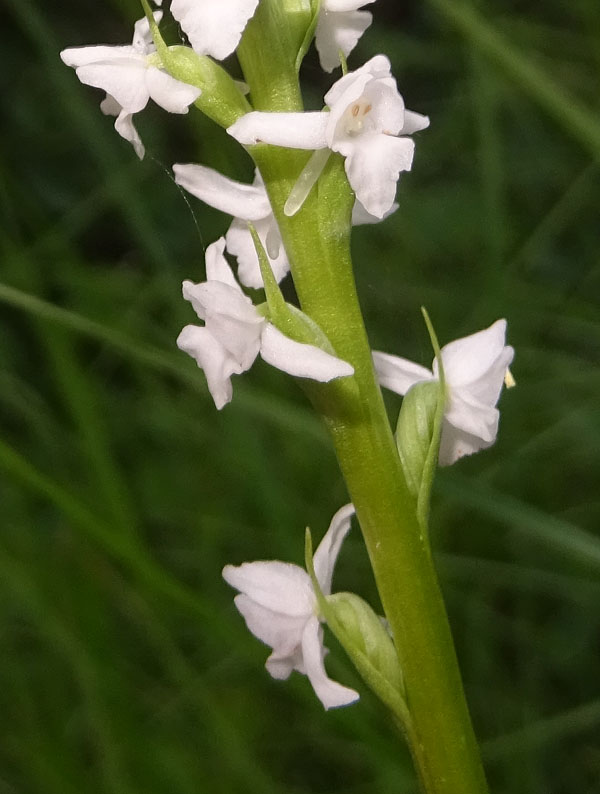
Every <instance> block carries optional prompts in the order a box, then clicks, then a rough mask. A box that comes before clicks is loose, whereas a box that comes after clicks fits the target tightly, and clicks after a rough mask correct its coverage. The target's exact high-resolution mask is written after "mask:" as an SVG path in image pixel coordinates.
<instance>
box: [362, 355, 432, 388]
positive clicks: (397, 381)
mask: <svg viewBox="0 0 600 794" xmlns="http://www.w3.org/2000/svg"><path fill="white" fill-rule="evenodd" d="M373 363H374V364H375V371H376V372H377V379H378V381H379V383H380V384H381V385H382V386H384V387H385V388H386V389H390V391H393V392H396V394H406V392H407V391H408V390H409V389H410V387H411V386H414V385H415V383H419V381H423V380H433V374H432V373H431V371H430V370H428V369H427V368H426V367H422V366H421V365H420V364H415V363H414V362H412V361H408V359H406V358H400V356H392V355H390V354H389V353H380V352H379V351H375V352H374V353H373Z"/></svg>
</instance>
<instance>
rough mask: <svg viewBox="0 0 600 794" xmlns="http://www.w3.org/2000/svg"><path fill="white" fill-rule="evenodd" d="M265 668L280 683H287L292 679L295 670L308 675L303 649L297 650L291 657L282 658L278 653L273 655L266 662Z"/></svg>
mask: <svg viewBox="0 0 600 794" xmlns="http://www.w3.org/2000/svg"><path fill="white" fill-rule="evenodd" d="M265 667H266V668H267V670H268V671H269V673H270V674H271V675H272V676H273V678H276V679H277V680H278V681H285V680H286V679H287V678H289V677H290V675H291V673H292V671H293V670H297V671H298V672H299V673H302V674H303V675H306V671H305V669H304V662H303V660H302V648H301V647H299V648H297V649H296V651H295V652H294V653H292V654H290V655H289V656H283V657H282V656H279V655H277V654H276V653H272V654H271V655H270V656H269V658H268V659H267V661H266V662H265Z"/></svg>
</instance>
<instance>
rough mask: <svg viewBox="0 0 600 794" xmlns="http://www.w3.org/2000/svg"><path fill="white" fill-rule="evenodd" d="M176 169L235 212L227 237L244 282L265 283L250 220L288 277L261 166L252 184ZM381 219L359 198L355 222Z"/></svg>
mask: <svg viewBox="0 0 600 794" xmlns="http://www.w3.org/2000/svg"><path fill="white" fill-rule="evenodd" d="M173 172H174V174H175V182H176V183H177V184H178V185H180V186H181V187H183V188H184V189H185V190H187V191H188V192H189V193H191V194H192V195H193V196H196V198H199V199H200V200H201V201H204V202H205V204H208V205H209V206H211V207H214V208H215V209H218V210H221V212H225V213H227V214H228V215H232V216H233V221H232V223H231V226H230V227H229V229H228V231H227V234H226V235H225V240H226V244H227V251H228V252H229V253H230V254H233V256H235V257H236V258H237V261H238V273H237V275H238V278H239V280H240V281H241V282H242V284H244V286H246V287H252V288H254V289H262V287H263V286H264V285H263V280H262V276H261V273H260V265H259V262H258V254H257V253H256V247H255V245H254V241H253V239H252V235H251V234H250V231H249V229H248V223H249V222H251V223H252V224H253V226H254V228H255V229H256V233H257V234H258V236H259V238H260V240H261V242H262V244H263V247H264V249H265V251H266V252H267V254H268V256H269V262H270V265H271V270H272V271H273V275H274V276H275V278H276V279H277V281H278V282H279V281H281V280H282V279H283V278H284V276H285V275H286V274H287V273H288V271H289V269H290V263H289V261H288V258H287V254H286V252H285V248H284V246H283V241H282V239H281V233H280V231H279V227H278V225H277V221H276V220H275V216H274V214H273V210H272V208H271V204H270V202H269V197H268V196H267V191H266V189H265V185H264V182H263V181H262V178H261V176H260V173H259V171H258V169H257V170H256V171H255V174H254V182H253V183H252V184H251V185H248V184H246V183H244V182H237V181H236V180H235V179H229V177H226V176H223V175H222V174H220V173H219V172H218V171H215V170H214V169H212V168H207V167H206V166H203V165H196V164H194V163H175V165H174V166H173ZM397 208H398V205H397V204H394V205H392V207H391V209H390V211H389V212H388V213H386V215H385V216H384V217H388V215H390V214H391V213H392V212H394V211H395V210H396V209H397ZM380 220H381V218H376V217H375V216H373V215H370V214H369V213H368V212H367V211H366V210H365V208H364V207H363V206H362V205H361V203H360V202H359V201H356V202H355V206H354V210H353V212H352V223H353V225H354V226H358V225H360V224H369V223H378V222H379V221H380Z"/></svg>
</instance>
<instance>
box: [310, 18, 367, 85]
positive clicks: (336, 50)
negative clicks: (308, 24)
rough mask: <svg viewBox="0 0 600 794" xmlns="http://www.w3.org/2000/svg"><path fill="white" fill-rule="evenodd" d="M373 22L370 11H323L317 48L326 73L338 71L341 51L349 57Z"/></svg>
mask: <svg viewBox="0 0 600 794" xmlns="http://www.w3.org/2000/svg"><path fill="white" fill-rule="evenodd" d="M353 5H354V6H356V5H357V4H356V3H353ZM359 5H363V3H362V2H361V3H360V4H359ZM372 21H373V15H372V14H371V13H369V12H368V11H356V10H343V11H340V12H337V11H334V10H328V9H323V10H322V11H321V13H320V14H319V20H318V22H317V29H316V31H315V46H316V48H317V51H318V53H319V60H320V62H321V66H322V68H323V69H324V70H325V71H326V72H332V71H333V70H334V69H337V67H338V66H339V65H340V50H341V51H342V53H343V54H344V57H347V56H348V55H349V54H350V53H351V52H352V50H353V49H354V48H355V47H356V45H357V43H358V40H359V39H360V37H361V36H362V34H363V33H364V32H365V30H366V29H367V28H368V27H369V25H370V24H371V22H372Z"/></svg>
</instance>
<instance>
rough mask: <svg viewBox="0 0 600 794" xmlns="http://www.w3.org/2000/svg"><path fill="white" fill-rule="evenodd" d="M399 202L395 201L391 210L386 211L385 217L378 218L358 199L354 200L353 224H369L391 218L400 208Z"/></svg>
mask: <svg viewBox="0 0 600 794" xmlns="http://www.w3.org/2000/svg"><path fill="white" fill-rule="evenodd" d="M398 206H399V205H398V204H397V203H396V202H394V203H393V204H392V206H391V207H390V208H389V210H388V211H387V212H386V213H385V215H384V216H383V218H378V217H377V216H375V215H371V213H370V212H367V211H366V209H365V208H364V207H363V205H362V204H361V203H360V201H358V199H357V200H356V201H355V202H354V207H352V225H353V226H364V225H367V224H373V223H381V221H384V220H385V219H386V218H389V217H390V215H393V214H394V212H396V210H397V209H398Z"/></svg>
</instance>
